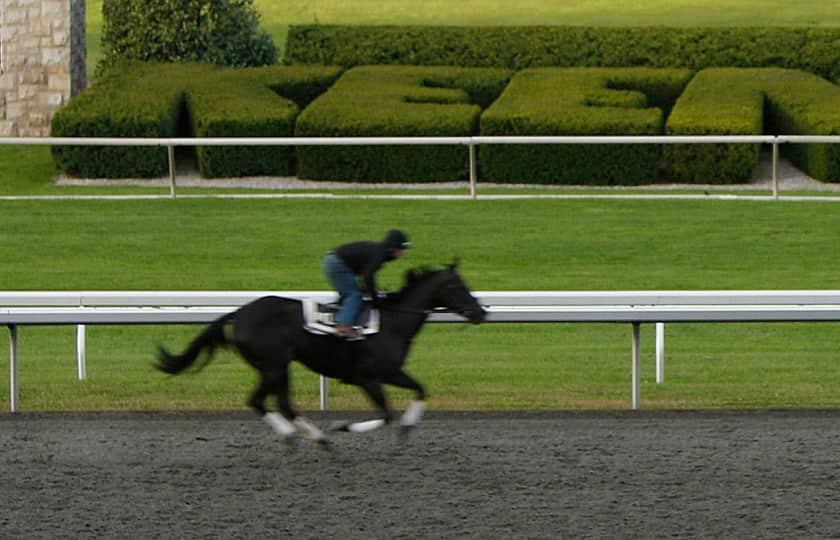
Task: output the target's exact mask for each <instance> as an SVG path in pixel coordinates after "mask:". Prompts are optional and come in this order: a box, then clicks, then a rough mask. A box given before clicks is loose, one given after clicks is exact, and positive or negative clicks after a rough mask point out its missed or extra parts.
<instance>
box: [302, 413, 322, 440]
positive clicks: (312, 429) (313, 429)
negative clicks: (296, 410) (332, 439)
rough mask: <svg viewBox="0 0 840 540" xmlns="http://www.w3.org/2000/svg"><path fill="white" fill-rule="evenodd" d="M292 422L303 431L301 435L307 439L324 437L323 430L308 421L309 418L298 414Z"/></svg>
mask: <svg viewBox="0 0 840 540" xmlns="http://www.w3.org/2000/svg"><path fill="white" fill-rule="evenodd" d="M294 424H295V427H297V428H298V429H299V430H300V431H301V432H303V435H304V436H305V437H306V438H307V439H312V440H313V441H320V440H323V439H326V437H325V436H324V432H323V431H321V430H320V429H318V427H317V426H315V425H314V424H312V423H310V422H309V420H307V419H306V418H304V417H302V416H298V417H297V418H295V421H294Z"/></svg>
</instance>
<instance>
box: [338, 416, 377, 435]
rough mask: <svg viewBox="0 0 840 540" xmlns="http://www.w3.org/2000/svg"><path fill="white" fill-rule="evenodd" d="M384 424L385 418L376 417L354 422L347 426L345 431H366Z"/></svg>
mask: <svg viewBox="0 0 840 540" xmlns="http://www.w3.org/2000/svg"><path fill="white" fill-rule="evenodd" d="M384 425H385V420H383V419H382V418H377V419H376V420H366V421H365V422H355V423H353V424H350V425H349V426H347V431H349V432H350V433H367V432H368V431H373V430H374V429H379V428H381V427H382V426H384Z"/></svg>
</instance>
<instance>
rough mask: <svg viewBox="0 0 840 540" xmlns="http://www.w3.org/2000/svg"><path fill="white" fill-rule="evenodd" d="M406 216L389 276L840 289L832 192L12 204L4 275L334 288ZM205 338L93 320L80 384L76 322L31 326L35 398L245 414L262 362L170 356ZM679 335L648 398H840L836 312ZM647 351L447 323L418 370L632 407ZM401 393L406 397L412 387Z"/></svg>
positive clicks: (738, 403)
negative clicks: (160, 367)
mask: <svg viewBox="0 0 840 540" xmlns="http://www.w3.org/2000/svg"><path fill="white" fill-rule="evenodd" d="M392 226H400V227H404V228H405V229H407V230H408V231H409V232H410V233H411V235H412V238H413V240H414V243H415V249H414V250H412V251H411V252H410V254H409V256H408V257H406V258H404V259H401V260H399V261H396V262H394V263H392V264H391V265H389V266H386V267H385V269H383V272H382V273H381V280H380V281H381V283H382V284H383V286H385V287H388V288H395V287H398V286H399V285H400V283H401V280H402V273H403V272H404V271H405V270H406V269H407V268H409V267H412V266H416V265H421V264H436V263H441V262H445V261H448V260H450V259H452V258H453V257H454V256H460V257H461V259H462V272H463V274H464V276H465V277H466V279H467V280H468V281H469V282H470V284H471V285H472V287H473V288H474V289H476V290H504V289H531V290H641V289H682V290H688V289H753V288H758V289H838V288H840V274H838V273H837V272H836V266H837V265H836V261H837V256H836V249H835V247H834V246H836V237H837V233H838V232H840V213H838V212H837V211H836V208H835V206H834V205H833V204H825V203H790V202H788V203H770V202H764V203H762V202H746V201H723V202H712V201H668V202H663V201H533V200H530V201H479V202H472V201H452V202H441V201H345V200H323V201H310V200H180V199H179V200H153V201H78V202H67V201H61V202H59V201H56V202H45V201H14V202H11V201H4V202H0V245H3V246H4V253H5V254H6V256H4V257H3V258H2V259H0V288H2V289H3V290H30V289H39V290H50V289H65V290H80V289H152V290H166V289H173V290H177V289H208V290H234V289H245V290H248V289H251V290H256V289H260V290H264V289H324V288H327V284H326V281H325V280H324V278H323V277H322V276H321V274H320V270H319V266H320V258H321V255H322V254H323V253H324V252H325V251H326V250H328V249H329V248H330V247H331V246H333V245H335V244H337V243H339V242H343V241H346V240H348V239H355V238H375V237H378V236H380V235H381V234H382V233H383V232H384V231H385V230H386V229H387V228H389V227H392ZM197 331H198V327H194V326H186V327H172V326H163V327H96V328H90V329H89V336H88V372H89V380H87V381H84V382H78V381H76V380H75V374H74V373H75V367H74V343H75V340H74V338H73V330H72V329H70V328H30V327H27V328H23V329H21V349H20V354H21V357H22V366H21V398H22V402H23V407H24V409H25V410H79V409H80V410H102V409H215V408H221V409H231V408H241V407H243V403H244V399H245V397H246V395H247V393H248V392H249V391H250V389H251V387H252V385H253V384H254V381H255V374H254V372H252V371H251V370H250V369H249V368H247V367H246V366H245V365H244V363H243V362H242V361H241V360H239V359H238V358H236V357H235V356H234V355H233V354H232V353H225V354H222V355H220V357H219V358H218V360H217V361H216V362H214V363H213V364H212V365H210V366H209V367H208V368H207V369H206V370H205V371H204V372H202V373H200V374H197V375H185V376H181V377H175V378H172V377H166V376H163V375H161V374H159V373H158V372H156V371H154V370H153V369H152V367H151V363H152V361H153V359H154V351H155V346H156V344H157V343H163V344H165V345H167V346H170V347H172V348H175V349H179V348H181V347H183V346H185V344H186V343H187V342H188V341H189V339H191V338H192V336H194V335H195V333H196V332H197ZM667 332H668V339H667V355H668V363H667V373H666V384H664V385H656V384H655V381H654V372H653V348H654V347H653V335H652V334H653V331H652V327H650V326H645V327H644V328H643V351H644V356H643V363H644V366H643V378H642V381H643V386H642V397H643V406H644V407H646V408H705V407H836V406H840V395H839V394H838V393H837V391H836V388H837V387H838V383H840V366H838V364H837V362H836V350H837V345H838V343H840V327H838V325H836V324H831V323H822V324H705V325H702V324H686V325H677V324H672V325H669V326H668V328H667ZM0 350H8V337H7V335H6V334H5V333H2V334H0ZM629 364H630V328H629V325H617V324H588V325H587V324H556V325H550V324H546V325H539V324H537V325H484V326H479V327H474V326H468V325H451V326H449V325H430V326H429V327H428V328H427V329H425V330H424V331H423V333H422V334H421V336H420V337H419V338H418V340H417V343H416V348H415V350H414V351H413V353H412V356H411V360H410V363H409V369H410V371H412V372H413V373H415V374H416V375H417V376H418V377H419V378H420V379H422V380H423V381H424V382H425V383H426V384H427V386H428V387H429V390H430V392H431V396H432V400H431V404H432V407H434V408H440V409H505V408H516V409H520V408H526V409H527V408H535V409H547V408H626V407H627V406H628V405H629V400H630V367H629ZM7 370H8V359H7V358H6V356H5V355H0V372H7ZM6 380H7V379H6ZM295 389H296V401H297V402H298V403H299V404H300V405H301V406H302V407H303V408H304V409H314V408H316V407H317V381H316V378H315V376H313V375H312V374H310V373H308V372H303V370H300V369H298V370H296V372H295ZM331 394H332V403H333V406H334V407H336V408H343V409H348V408H353V409H356V408H362V407H366V406H367V404H366V403H365V401H364V400H363V399H362V398H361V397H360V394H359V392H358V390H356V389H355V388H352V387H346V386H343V385H340V384H333V385H332V392H331ZM393 395H394V396H395V399H396V402H397V404H398V405H404V403H405V400H406V399H407V398H408V394H407V393H405V392H403V391H395V392H394V393H393ZM0 408H4V409H6V408H8V386H7V385H5V384H3V383H0Z"/></svg>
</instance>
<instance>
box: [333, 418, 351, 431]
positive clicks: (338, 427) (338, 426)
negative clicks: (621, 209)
mask: <svg viewBox="0 0 840 540" xmlns="http://www.w3.org/2000/svg"><path fill="white" fill-rule="evenodd" d="M350 424H352V422H348V421H347V420H339V421H337V422H333V423H332V424H330V426H329V427H328V428H327V431H350V430H349V428H350Z"/></svg>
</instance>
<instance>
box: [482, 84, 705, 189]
mask: <svg viewBox="0 0 840 540" xmlns="http://www.w3.org/2000/svg"><path fill="white" fill-rule="evenodd" d="M691 75H692V72H691V71H689V70H685V69H651V68H627V69H611V68H577V69H575V68H534V69H526V70H523V71H520V72H519V73H517V74H516V76H515V77H514V78H513V80H512V81H511V83H510V85H509V86H508V87H507V89H506V90H505V91H504V93H503V94H502V96H501V97H500V98H499V99H498V101H496V103H494V104H493V106H492V107H490V108H489V109H488V110H486V111H485V112H484V114H483V115H482V116H481V134H482V135H487V136H504V135H508V136H516V135H660V134H662V133H663V131H664V118H665V114H667V111H669V110H670V109H671V107H672V106H673V104H674V102H675V101H676V100H677V97H678V96H679V95H680V93H681V92H682V90H683V89H684V88H685V86H686V84H687V83H688V81H689V79H690V78H691ZM661 153H662V151H661V148H660V147H659V146H657V145H651V144H632V145H631V144H622V145H594V144H592V145H590V144H580V145H573V144H568V145H518V144H517V145H485V146H482V147H481V148H480V156H481V168H482V178H483V179H484V180H489V181H491V182H500V181H513V182H517V181H526V182H539V183H563V184H638V183H642V182H645V181H647V182H651V181H653V180H655V179H656V177H657V167H658V165H659V161H660V159H661Z"/></svg>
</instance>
